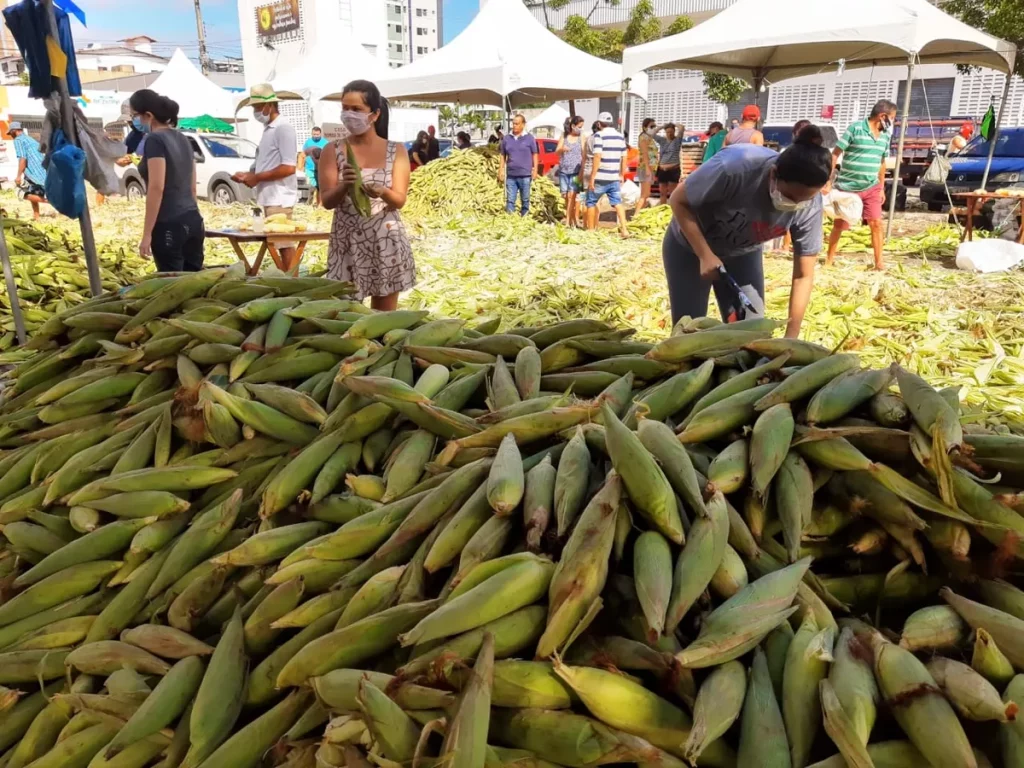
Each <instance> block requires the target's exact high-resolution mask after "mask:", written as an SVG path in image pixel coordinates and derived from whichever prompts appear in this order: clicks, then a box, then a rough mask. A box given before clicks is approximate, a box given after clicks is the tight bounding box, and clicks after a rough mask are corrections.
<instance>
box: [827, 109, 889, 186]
mask: <svg viewBox="0 0 1024 768" xmlns="http://www.w3.org/2000/svg"><path fill="white" fill-rule="evenodd" d="M891 140H892V137H891V135H890V134H889V133H887V132H885V131H883V132H882V133H880V134H878V137H877V138H876V137H875V134H874V133H872V131H871V126H870V125H869V124H868V121H867V120H860V121H858V122H856V123H853V124H851V125H850V127H849V128H847V129H846V133H844V134H843V138H841V139H840V140H839V143H838V144H837V145H836V146H837V147H839V149H841V150H842V151H843V159H842V167H841V168H840V170H839V178H838V179H836V188H837V189H841V190H844V191H846V192H863V191H864V190H865V189H870V188H871V187H873V186H875V185H876V184H877V183H878V172H879V170H880V169H881V167H882V163H883V162H884V161H885V158H886V156H887V155H888V154H889V144H890V142H891Z"/></svg>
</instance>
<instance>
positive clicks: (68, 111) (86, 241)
mask: <svg viewBox="0 0 1024 768" xmlns="http://www.w3.org/2000/svg"><path fill="white" fill-rule="evenodd" d="M42 2H43V4H44V5H45V6H46V23H47V26H48V27H49V34H50V37H52V38H53V39H54V40H55V41H56V40H60V36H59V35H58V34H57V17H56V15H55V14H54V12H53V0H42ZM54 79H55V80H56V81H57V93H58V94H59V95H60V118H61V119H60V121H61V126H62V127H63V129H64V135H65V136H66V137H67V140H68V141H69V142H71V144H72V145H73V146H76V147H79V146H81V145H80V144H79V142H78V130H77V128H76V127H75V112H74V109H72V107H71V96H70V95H69V94H68V81H67V72H61V73H60V75H59V76H57V77H55V78H54ZM78 224H79V226H80V228H81V230H82V250H84V251H85V264H86V267H87V268H88V271H89V290H90V291H91V292H92V295H93V296H99V295H100V294H101V293H103V283H102V281H101V280H100V264H99V259H97V257H96V238H95V237H94V236H93V232H92V216H90V215H89V200H88V199H86V201H85V208H83V209H82V215H81V217H79V219H78Z"/></svg>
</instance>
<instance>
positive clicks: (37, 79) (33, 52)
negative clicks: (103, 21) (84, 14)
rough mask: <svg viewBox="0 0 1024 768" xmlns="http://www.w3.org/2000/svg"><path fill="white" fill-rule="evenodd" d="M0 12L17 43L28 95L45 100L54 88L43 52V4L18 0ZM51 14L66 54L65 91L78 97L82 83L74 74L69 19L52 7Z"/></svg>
mask: <svg viewBox="0 0 1024 768" xmlns="http://www.w3.org/2000/svg"><path fill="white" fill-rule="evenodd" d="M65 2H67V0H65ZM79 12H80V11H79ZM3 13H4V20H5V21H6V22H7V28H8V29H10V30H11V35H13V37H14V41H15V42H16V43H17V44H18V50H19V51H21V57H22V58H23V59H24V60H25V64H26V65H27V66H28V76H29V85H28V95H29V96H30V97H31V98H33V99H45V98H46V97H48V96H49V95H50V94H51V93H53V91H54V90H56V88H55V86H54V83H53V79H52V78H51V72H50V57H49V54H48V53H47V52H46V36H47V32H48V31H49V24H48V23H47V20H46V7H45V6H44V5H43V4H42V3H39V2H38V0H21V2H20V3H18V4H17V5H12V6H10V7H9V8H5V9H4V12H3ZM53 13H54V16H55V17H56V19H57V38H58V39H57V42H58V43H59V44H60V47H61V50H62V51H64V54H65V55H66V56H67V57H68V67H67V73H66V79H67V83H68V93H69V94H70V95H71V96H81V95H82V83H81V80H79V77H78V61H77V60H76V59H75V41H74V38H73V37H72V35H71V20H70V18H68V15H67V13H65V12H64V11H63V10H61V9H60V8H54V9H53ZM75 15H76V16H77V15H78V14H75ZM79 18H81V17H79Z"/></svg>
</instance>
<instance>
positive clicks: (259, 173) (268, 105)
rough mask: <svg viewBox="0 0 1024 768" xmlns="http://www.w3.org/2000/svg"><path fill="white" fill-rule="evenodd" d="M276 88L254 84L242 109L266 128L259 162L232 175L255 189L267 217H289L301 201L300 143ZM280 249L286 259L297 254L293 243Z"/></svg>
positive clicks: (239, 181)
mask: <svg viewBox="0 0 1024 768" xmlns="http://www.w3.org/2000/svg"><path fill="white" fill-rule="evenodd" d="M280 101H281V100H280V98H278V95H277V93H275V92H274V87H273V86H272V85H270V84H269V83H261V84H259V85H254V86H253V87H252V89H251V90H250V91H249V97H248V98H247V99H245V100H244V101H243V102H242V103H241V104H240V105H239V108H241V107H244V106H250V107H252V112H253V117H254V118H255V119H256V121H257V122H259V123H261V124H262V125H263V126H264V127H263V136H262V137H261V138H260V146H259V149H258V150H257V151H256V164H255V167H254V170H253V172H251V173H236V174H235V175H234V176H232V178H233V179H234V180H235V181H237V182H238V183H240V184H245V186H247V187H249V188H251V189H255V190H256V202H257V203H258V204H259V205H260V206H261V207H262V208H263V213H264V215H266V216H273V215H274V214H277V213H283V214H285V215H286V216H287V217H288V218H291V216H292V210H293V209H294V208H295V204H296V203H297V202H298V201H299V188H298V183H297V181H296V177H295V161H296V158H297V157H298V154H299V151H298V142H297V140H296V138H295V128H294V127H293V126H291V125H290V124H289V123H287V122H286V121H285V120H284V119H283V118H282V117H281V113H280V112H279V111H278V104H279V103H280ZM278 249H279V250H280V252H281V257H282V258H283V259H284V260H285V262H286V263H287V262H290V261H291V259H292V258H293V256H294V249H295V245H294V243H280V244H279V246H278Z"/></svg>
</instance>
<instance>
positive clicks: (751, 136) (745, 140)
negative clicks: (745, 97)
mask: <svg viewBox="0 0 1024 768" xmlns="http://www.w3.org/2000/svg"><path fill="white" fill-rule="evenodd" d="M760 119H761V110H760V109H758V108H757V105H756V104H748V105H747V106H745V107H744V108H743V115H742V117H741V119H740V124H739V125H738V126H736V127H735V128H733V129H732V130H731V131H729V135H728V136H726V137H725V143H724V145H723V146H726V147H731V146H732V145H733V144H757V145H758V146H760V147H763V146H764V134H763V133H761V132H760V131H759V130H757V123H758V121H759V120H760Z"/></svg>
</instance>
